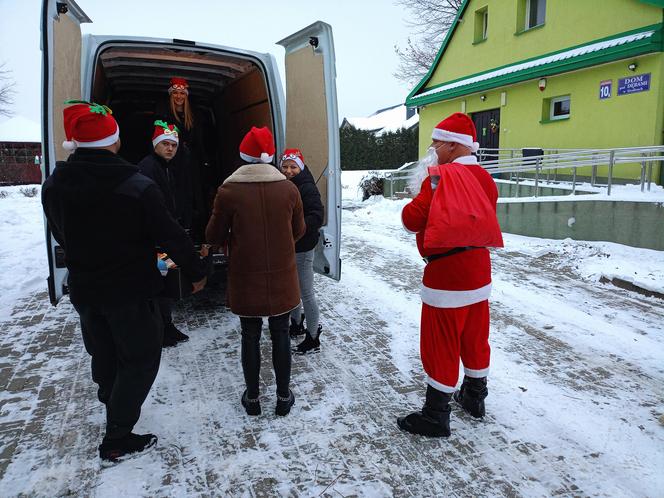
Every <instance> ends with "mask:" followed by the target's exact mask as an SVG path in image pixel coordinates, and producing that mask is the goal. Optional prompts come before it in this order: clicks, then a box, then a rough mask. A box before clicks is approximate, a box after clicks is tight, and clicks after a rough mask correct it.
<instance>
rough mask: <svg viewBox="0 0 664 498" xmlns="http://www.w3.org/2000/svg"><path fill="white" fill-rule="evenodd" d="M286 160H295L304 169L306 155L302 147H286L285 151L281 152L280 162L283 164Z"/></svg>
mask: <svg viewBox="0 0 664 498" xmlns="http://www.w3.org/2000/svg"><path fill="white" fill-rule="evenodd" d="M284 161H295V163H296V164H297V165H298V166H299V167H300V169H301V170H302V171H304V156H303V155H302V152H301V151H300V149H286V150H285V151H283V152H282V153H281V162H280V164H283V163H284Z"/></svg>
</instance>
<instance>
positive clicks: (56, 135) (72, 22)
mask: <svg viewBox="0 0 664 498" xmlns="http://www.w3.org/2000/svg"><path fill="white" fill-rule="evenodd" d="M84 22H92V21H90V19H89V18H88V16H86V15H85V12H83V11H82V10H81V9H80V7H79V6H78V5H76V2H74V1H73V0H61V1H56V0H43V2H42V19H41V50H42V154H43V156H42V157H43V163H42V183H43V182H44V180H46V178H48V176H49V175H50V174H51V173H52V172H53V169H54V168H55V162H56V161H60V160H64V159H66V158H67V155H68V153H67V152H66V151H65V150H64V149H63V148H62V142H63V141H64V140H65V133H64V127H63V124H62V110H63V108H64V101H65V100H67V99H80V98H81V27H80V25H81V23H84ZM44 225H45V227H46V251H47V253H48V267H49V276H48V294H49V297H50V298H51V303H53V304H57V303H58V301H59V300H60V299H61V298H62V296H63V294H65V292H66V285H67V268H65V263H64V252H63V250H62V248H61V247H60V246H59V245H58V243H57V242H56V241H55V239H54V238H53V235H52V234H51V231H50V230H49V229H48V225H47V224H46V220H44Z"/></svg>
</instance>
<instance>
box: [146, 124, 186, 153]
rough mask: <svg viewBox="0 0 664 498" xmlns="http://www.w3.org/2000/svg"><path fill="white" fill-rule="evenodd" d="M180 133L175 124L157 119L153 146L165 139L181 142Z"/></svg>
mask: <svg viewBox="0 0 664 498" xmlns="http://www.w3.org/2000/svg"><path fill="white" fill-rule="evenodd" d="M179 133H180V130H178V127H177V126H175V125H174V124H168V123H166V122H165V121H155V122H154V133H153V134H152V147H156V146H157V144H158V143H159V142H162V141H164V140H171V141H173V142H175V143H176V144H177V143H179V142H180V140H179V138H178V137H179Z"/></svg>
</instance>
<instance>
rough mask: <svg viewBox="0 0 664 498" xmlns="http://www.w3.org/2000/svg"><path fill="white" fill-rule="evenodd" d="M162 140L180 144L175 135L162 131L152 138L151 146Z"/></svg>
mask: <svg viewBox="0 0 664 498" xmlns="http://www.w3.org/2000/svg"><path fill="white" fill-rule="evenodd" d="M164 140H170V141H171V142H175V143H176V144H178V145H179V144H180V140H179V139H178V137H177V136H176V135H172V134H171V135H166V134H165V133H162V134H161V135H159V136H158V137H156V138H154V139H153V140H152V147H153V148H154V147H156V146H157V144H158V143H159V142H163V141H164Z"/></svg>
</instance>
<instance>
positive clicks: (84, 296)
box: [42, 101, 206, 461]
mask: <svg viewBox="0 0 664 498" xmlns="http://www.w3.org/2000/svg"><path fill="white" fill-rule="evenodd" d="M66 103H75V104H76V105H73V106H70V107H66V108H65V110H64V125H65V131H66V135H67V141H66V142H64V143H63V146H64V147H65V148H66V149H68V150H75V152H74V153H73V154H71V155H70V156H69V158H68V159H67V161H60V162H58V163H57V165H56V167H55V169H54V171H53V173H52V174H51V175H50V176H49V177H48V178H47V179H46V181H45V182H44V184H43V187H42V205H43V208H44V213H45V215H46V219H47V222H48V228H49V229H50V231H51V233H52V234H53V237H54V238H55V240H56V241H57V243H58V244H60V246H61V247H62V248H63V249H64V252H65V264H66V266H67V269H68V270H69V276H68V286H69V294H70V298H71V302H72V304H73V305H74V308H75V309H76V311H77V312H78V314H79V315H80V320H81V332H82V335H83V343H84V345H85V349H86V350H87V352H88V353H89V354H90V356H91V357H92V362H91V367H92V379H93V380H94V382H95V383H96V384H98V386H99V388H98V391H97V395H98V398H99V401H101V402H102V403H104V404H105V405H106V434H105V436H104V439H103V441H102V443H101V445H100V446H99V455H100V457H101V458H102V459H104V460H111V461H115V460H117V459H118V458H119V457H122V456H124V455H127V454H130V453H135V452H140V451H143V450H145V449H147V448H149V447H150V446H153V445H154V444H155V443H156V441H157V437H156V436H154V435H153V434H142V435H139V434H134V433H133V432H132V429H133V427H134V425H135V424H136V422H137V421H138V418H139V416H140V412H141V405H142V404H143V401H144V400H145V398H146V396H147V394H148V392H149V391H150V388H151V386H152V383H153V382H154V379H155V377H156V375H157V371H158V369H159V361H160V357H161V328H160V325H159V315H158V313H157V312H156V307H155V304H154V297H155V296H156V295H157V294H158V293H159V292H160V291H161V289H162V287H163V283H162V278H161V275H160V273H159V271H158V269H157V258H156V252H155V246H156V245H159V246H161V247H163V248H165V249H166V250H167V251H168V253H169V254H170V257H171V258H172V259H173V260H174V261H175V262H176V263H177V264H178V265H179V266H180V267H181V268H182V271H183V273H184V274H185V275H186V276H187V277H188V278H190V279H191V281H192V282H195V283H194V284H193V292H197V291H199V290H200V289H202V288H203V286H204V285H205V281H206V278H205V265H204V264H203V262H202V261H201V260H200V258H199V257H198V254H197V253H196V252H195V251H194V248H193V245H192V243H191V241H190V240H189V238H188V237H187V234H186V233H185V232H184V230H183V229H182V228H181V227H180V225H178V223H177V222H176V221H175V220H174V219H173V218H172V217H171V215H170V214H169V212H168V209H167V208H166V205H165V203H164V197H163V195H162V193H161V191H160V190H159V187H158V186H157V185H156V184H155V183H154V182H153V181H152V180H150V179H149V178H147V177H145V176H143V175H141V174H140V173H139V172H138V168H137V167H136V166H134V165H132V164H129V163H128V162H126V161H124V160H123V159H122V158H120V157H119V156H118V155H116V154H117V152H118V150H119V149H120V140H119V131H120V130H119V127H118V125H117V123H116V121H115V119H113V116H111V111H110V109H108V108H107V107H105V106H101V105H98V104H90V103H87V102H85V103H82V102H80V101H68V102H66Z"/></svg>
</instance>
